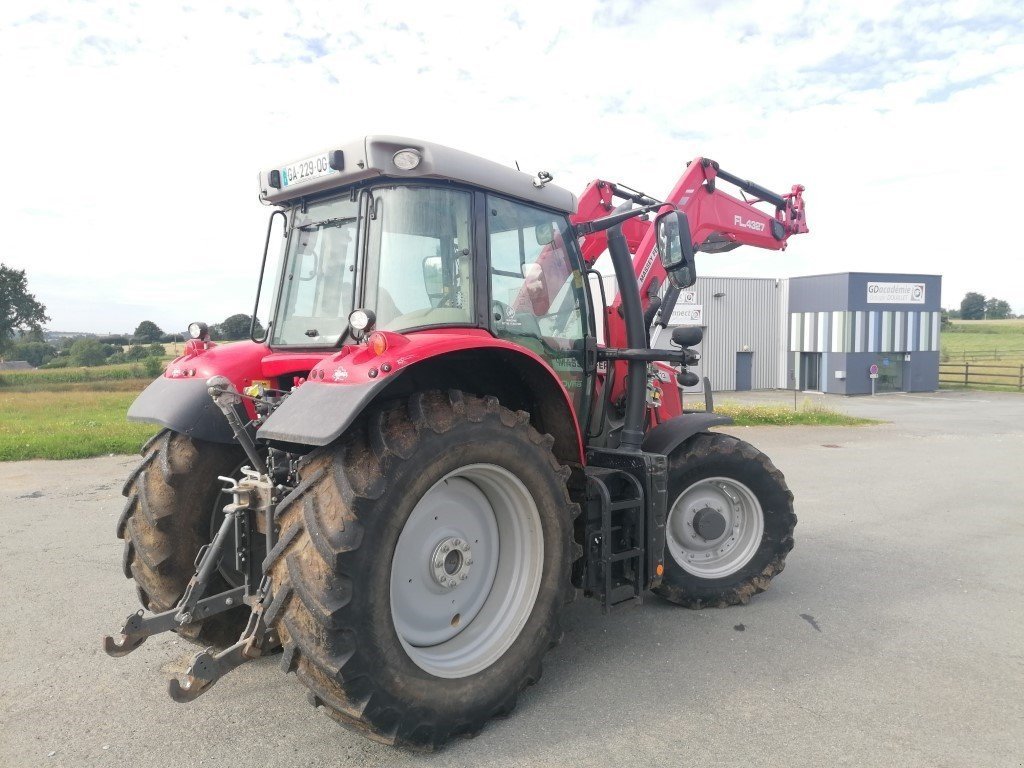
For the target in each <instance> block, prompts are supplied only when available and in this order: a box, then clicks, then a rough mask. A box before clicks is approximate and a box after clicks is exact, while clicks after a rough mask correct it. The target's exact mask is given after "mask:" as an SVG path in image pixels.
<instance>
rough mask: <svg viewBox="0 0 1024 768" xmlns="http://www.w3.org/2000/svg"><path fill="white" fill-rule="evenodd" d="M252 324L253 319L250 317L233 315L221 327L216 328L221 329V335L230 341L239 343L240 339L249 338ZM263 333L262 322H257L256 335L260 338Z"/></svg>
mask: <svg viewBox="0 0 1024 768" xmlns="http://www.w3.org/2000/svg"><path fill="white" fill-rule="evenodd" d="M251 322H252V317H251V316H249V315H243V314H238V315H232V316H231V317H229V318H228V319H227V320H225V321H224V322H223V323H221V324H220V325H219V326H215V327H216V328H219V329H220V334H221V336H223V337H224V338H225V339H226V340H228V341H237V340H238V339H248V338H249V324H250V323H251ZM262 333H263V328H262V326H260V321H259V320H257V321H256V335H257V336H259V335H261V334H262Z"/></svg>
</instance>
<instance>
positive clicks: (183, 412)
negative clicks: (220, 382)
mask: <svg viewBox="0 0 1024 768" xmlns="http://www.w3.org/2000/svg"><path fill="white" fill-rule="evenodd" d="M128 421H144V422H150V423H152V424H160V425H161V426H164V427H167V428H168V429H173V430H174V431H175V432H180V433H181V434H183V435H188V436H189V437H194V438H196V439H197V440H207V441H209V442H211V443H233V442H234V441H235V437H234V435H233V434H232V432H231V427H230V426H228V422H227V419H225V418H224V414H223V413H221V411H220V409H219V408H217V406H216V404H215V403H214V402H213V400H212V399H211V398H210V394H209V392H207V391H206V380H205V379H168V378H166V377H163V376H161V377H160V378H159V379H157V380H156V381H154V382H153V383H152V384H150V385H149V386H148V387H146V388H145V389H144V390H142V394H141V395H139V396H138V397H137V398H136V399H135V402H134V403H132V405H131V408H129V409H128Z"/></svg>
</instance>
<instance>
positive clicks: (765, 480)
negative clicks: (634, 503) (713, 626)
mask: <svg viewBox="0 0 1024 768" xmlns="http://www.w3.org/2000/svg"><path fill="white" fill-rule="evenodd" d="M668 490H669V493H668V498H669V513H668V520H667V523H666V537H665V538H666V544H665V550H666V551H665V575H664V579H663V581H662V583H661V586H659V587H657V588H655V589H654V590H653V591H654V593H655V594H657V595H659V596H660V597H663V598H665V599H666V600H668V601H669V602H672V603H676V604H677V605H682V606H685V607H687V608H723V607H725V606H729V605H740V604H746V603H748V602H749V601H750V598H751V597H752V596H753V595H756V594H758V593H760V592H764V591H765V590H766V589H768V587H769V585H770V584H771V581H772V579H773V578H774V577H775V576H777V575H778V574H779V573H781V572H782V570H783V568H785V566H786V555H787V554H788V553H789V551H790V550H791V549H792V548H793V529H794V528H795V527H796V515H795V514H794V513H793V494H792V493H791V492H790V490H789V487H788V486H787V485H786V479H785V478H784V477H783V476H782V473H781V472H780V471H779V470H778V469H776V468H775V465H774V464H772V462H771V460H770V459H769V458H768V457H767V456H766V455H765V454H763V453H761V452H760V451H759V450H757V449H756V448H755V447H754V446H752V445H750V444H749V443H745V442H743V441H742V440H739V439H737V438H735V437H733V436H732V435H725V434H720V433H706V432H705V433H700V434H698V435H696V436H694V437H693V438H691V439H690V440H688V441H687V442H685V443H684V444H683V445H682V446H680V448H679V449H677V450H676V451H675V452H674V453H673V454H672V455H671V456H670V457H669V477H668Z"/></svg>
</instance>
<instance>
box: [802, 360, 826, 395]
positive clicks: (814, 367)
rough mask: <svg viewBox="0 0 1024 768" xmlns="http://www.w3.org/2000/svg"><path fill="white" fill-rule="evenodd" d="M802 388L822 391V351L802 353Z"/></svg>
mask: <svg viewBox="0 0 1024 768" xmlns="http://www.w3.org/2000/svg"><path fill="white" fill-rule="evenodd" d="M800 389H803V390H811V391H813V392H820V391H821V353H820V352H801V353H800Z"/></svg>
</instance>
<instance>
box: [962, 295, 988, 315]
mask: <svg viewBox="0 0 1024 768" xmlns="http://www.w3.org/2000/svg"><path fill="white" fill-rule="evenodd" d="M960 317H961V318H963V319H964V320H984V319H985V297H984V296H982V295H981V294H980V293H975V292H974V291H970V292H969V293H967V294H966V295H965V296H964V298H963V300H962V301H961V302H960Z"/></svg>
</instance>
